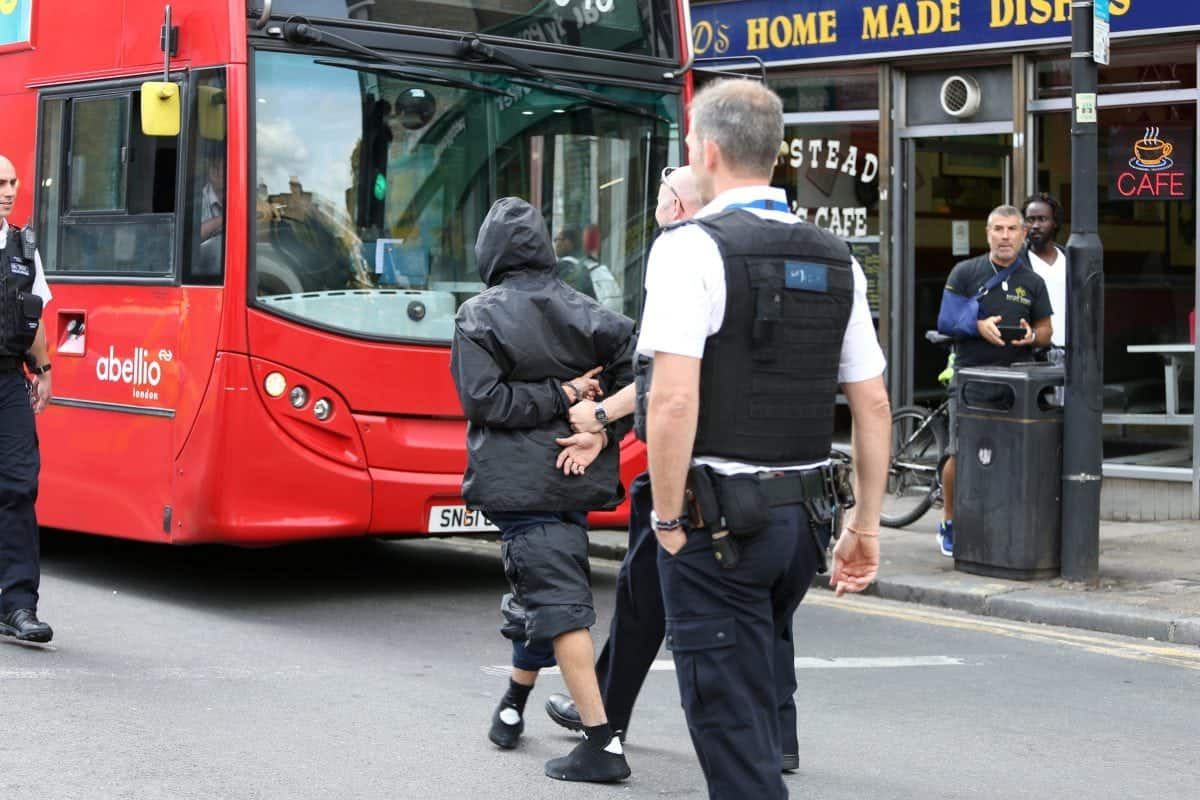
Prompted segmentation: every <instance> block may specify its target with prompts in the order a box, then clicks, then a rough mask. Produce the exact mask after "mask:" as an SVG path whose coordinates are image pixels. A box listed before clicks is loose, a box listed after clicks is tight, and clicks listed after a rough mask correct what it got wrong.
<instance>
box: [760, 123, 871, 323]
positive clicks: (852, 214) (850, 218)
mask: <svg viewBox="0 0 1200 800" xmlns="http://www.w3.org/2000/svg"><path fill="white" fill-rule="evenodd" d="M779 152H780V155H779V159H778V160H777V161H776V163H775V172H774V175H773V176H772V183H773V184H774V185H775V186H778V187H781V188H783V189H785V190H786V191H787V195H788V205H789V207H790V208H791V210H792V213H794V214H795V215H796V216H798V217H800V218H801V219H805V220H808V221H809V222H812V223H814V224H815V225H817V226H819V227H821V228H825V229H827V230H829V231H832V232H833V233H835V234H837V235H838V236H840V237H841V238H843V239H845V240H846V241H847V242H849V243H850V247H851V249H853V251H854V253H855V255H856V257H857V258H858V261H859V263H860V264H861V265H862V267H863V270H864V271H865V272H866V274H867V283H868V287H867V295H868V299H869V300H870V304H871V313H872V314H873V315H875V316H876V317H878V314H879V126H878V125H877V124H876V123H874V122H871V123H846V124H840V125H838V124H834V125H786V126H785V127H784V129H783V145H782V146H781V147H780V151H779Z"/></svg>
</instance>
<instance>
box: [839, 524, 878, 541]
mask: <svg viewBox="0 0 1200 800" xmlns="http://www.w3.org/2000/svg"><path fill="white" fill-rule="evenodd" d="M846 530H848V531H849V532H850V533H853V534H854V535H855V536H862V537H864V538H867V539H878V538H879V531H877V530H875V531H860V530H859V529H858V528H855V527H853V526H851V525H847V526H846Z"/></svg>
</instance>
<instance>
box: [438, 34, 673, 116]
mask: <svg viewBox="0 0 1200 800" xmlns="http://www.w3.org/2000/svg"><path fill="white" fill-rule="evenodd" d="M458 55H459V57H460V58H462V59H463V60H464V61H480V62H492V63H495V64H502V65H504V66H506V67H511V68H512V69H514V70H516V71H517V73H518V74H520V75H523V76H525V77H524V78H512V77H510V78H509V80H510V81H512V82H513V83H519V84H521V85H523V86H532V87H533V88H535V89H537V88H546V89H550V90H552V91H555V92H558V93H559V94H565V95H569V96H572V97H579V98H582V99H585V100H590V101H591V102H593V103H595V104H596V105H598V106H604V107H606V108H611V109H614V110H616V111H623V112H625V113H626V114H633V115H635V116H639V117H646V118H647V119H653V120H657V121H659V122H665V123H667V124H668V125H670V124H671V120H669V119H667V118H666V117H664V116H662V115H661V114H657V113H655V112H653V111H648V110H647V109H645V108H642V107H641V106H638V105H634V104H633V103H626V102H624V101H621V100H614V99H613V98H611V97H609V96H607V95H604V94H601V93H600V92H597V91H593V90H592V89H588V88H587V87H586V86H580V85H578V84H575V83H566V82H564V81H562V80H558V79H555V78H552V77H550V76H549V75H547V74H546V73H545V72H542V71H541V70H540V69H538V68H537V67H535V66H533V65H532V64H529V63H527V62H526V61H524V60H522V59H520V58H517V57H516V56H514V55H512V54H511V53H506V52H504V51H503V50H498V49H497V48H495V47H493V46H492V45H490V44H488V43H487V42H485V41H483V40H482V39H480V38H479V37H478V36H472V37H471V38H470V39H467V38H463V39H461V40H460V41H459V44H458Z"/></svg>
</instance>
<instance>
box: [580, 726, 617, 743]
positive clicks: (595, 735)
mask: <svg viewBox="0 0 1200 800" xmlns="http://www.w3.org/2000/svg"><path fill="white" fill-rule="evenodd" d="M583 734H584V736H586V737H587V740H588V741H589V742H591V743H592V744H594V745H596V747H599V748H601V749H603V748H605V747H608V743H609V742H611V741H612V737H613V731H612V727H611V726H610V725H609V724H608V723H607V722H605V723H604V724H603V725H592V726H588V725H584V726H583Z"/></svg>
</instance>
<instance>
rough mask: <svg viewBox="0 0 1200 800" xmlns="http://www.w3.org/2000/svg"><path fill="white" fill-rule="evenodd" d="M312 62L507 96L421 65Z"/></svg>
mask: <svg viewBox="0 0 1200 800" xmlns="http://www.w3.org/2000/svg"><path fill="white" fill-rule="evenodd" d="M313 63H314V64H320V65H321V66H324V67H337V68H339V69H352V70H354V71H355V72H370V73H372V74H376V75H390V76H393V77H398V78H408V79H409V80H414V81H425V82H426V83H432V84H434V85H437V86H448V87H450V88H451V89H466V90H469V91H473V92H486V93H488V94H496V95H500V96H501V97H508V96H509V94H508V92H506V91H504V90H503V89H497V88H495V87H492V86H488V85H487V84H483V83H476V82H475V81H469V80H466V79H465V78H451V77H450V76H448V75H443V74H441V73H440V72H435V71H434V70H431V69H422V68H421V67H396V66H392V65H391V64H370V63H363V62H361V61H338V60H336V59H332V58H317V59H313Z"/></svg>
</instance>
